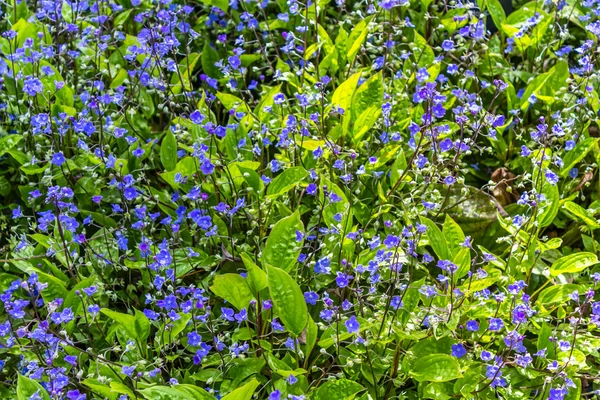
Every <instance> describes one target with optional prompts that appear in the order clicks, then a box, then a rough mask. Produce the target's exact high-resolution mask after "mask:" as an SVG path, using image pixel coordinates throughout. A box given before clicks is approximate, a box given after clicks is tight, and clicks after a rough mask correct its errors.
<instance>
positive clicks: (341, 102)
mask: <svg viewBox="0 0 600 400" xmlns="http://www.w3.org/2000/svg"><path fill="white" fill-rule="evenodd" d="M360 75H361V73H360V72H357V73H355V74H354V75H352V76H351V77H350V78H348V79H347V80H346V81H344V82H343V83H342V84H341V85H340V86H338V87H337V89H335V92H333V96H332V97H331V104H332V105H334V106H336V107H340V108H343V109H344V110H348V108H349V107H350V104H352V96H353V95H354V92H355V91H356V86H357V85H358V80H359V79H360Z"/></svg>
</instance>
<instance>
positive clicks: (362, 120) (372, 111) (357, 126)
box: [352, 106, 381, 142]
mask: <svg viewBox="0 0 600 400" xmlns="http://www.w3.org/2000/svg"><path fill="white" fill-rule="evenodd" d="M380 116H381V107H380V106H371V107H368V108H367V109H365V110H364V111H363V112H362V113H361V114H360V115H359V116H358V118H357V119H356V121H355V122H354V127H353V128H352V139H353V140H354V141H355V142H358V141H360V140H361V139H362V138H363V136H364V135H365V134H366V133H367V132H368V131H369V130H370V129H371V128H372V127H373V125H375V122H377V120H378V119H379V117H380Z"/></svg>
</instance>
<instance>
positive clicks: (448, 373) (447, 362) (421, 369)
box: [409, 354, 462, 382]
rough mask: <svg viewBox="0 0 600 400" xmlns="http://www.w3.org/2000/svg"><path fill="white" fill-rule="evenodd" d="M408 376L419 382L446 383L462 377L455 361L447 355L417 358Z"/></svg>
mask: <svg viewBox="0 0 600 400" xmlns="http://www.w3.org/2000/svg"><path fill="white" fill-rule="evenodd" d="M409 374H410V375H411V376H412V377H413V378H414V379H416V380H417V381H419V382H448V381H451V380H454V379H457V378H460V377H461V376H462V374H461V373H460V366H459V365H458V361H457V359H456V358H454V357H452V356H450V355H448V354H430V355H426V356H425V357H422V358H419V359H418V360H417V362H416V363H415V364H414V366H413V368H412V370H411V371H410V372H409Z"/></svg>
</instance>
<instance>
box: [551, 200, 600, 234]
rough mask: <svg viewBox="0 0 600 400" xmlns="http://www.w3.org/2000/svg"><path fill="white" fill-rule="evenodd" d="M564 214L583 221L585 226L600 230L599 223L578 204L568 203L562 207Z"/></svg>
mask: <svg viewBox="0 0 600 400" xmlns="http://www.w3.org/2000/svg"><path fill="white" fill-rule="evenodd" d="M560 210H561V211H562V212H563V213H565V214H567V215H568V216H569V217H571V218H573V219H575V220H579V221H582V222H583V223H584V224H586V225H587V226H589V227H590V228H592V229H597V228H600V224H599V223H598V221H597V220H596V219H595V218H594V217H593V216H592V215H590V213H588V211H587V210H586V209H585V208H583V207H581V206H580V205H579V204H577V203H573V202H572V201H567V202H565V203H564V204H563V205H562V208H561V209H560Z"/></svg>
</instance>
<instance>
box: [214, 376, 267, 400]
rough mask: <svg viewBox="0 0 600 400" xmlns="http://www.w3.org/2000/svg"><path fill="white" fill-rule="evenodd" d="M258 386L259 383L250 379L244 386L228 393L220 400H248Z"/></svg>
mask: <svg viewBox="0 0 600 400" xmlns="http://www.w3.org/2000/svg"><path fill="white" fill-rule="evenodd" d="M258 385H259V382H258V381H257V380H256V379H252V380H251V381H250V382H248V383H246V384H245V385H244V386H242V387H240V388H237V389H235V390H234V391H233V392H231V393H228V394H227V395H226V396H225V397H223V398H222V400H250V399H251V398H252V395H253V394H254V391H255V390H256V388H257V387H258Z"/></svg>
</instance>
